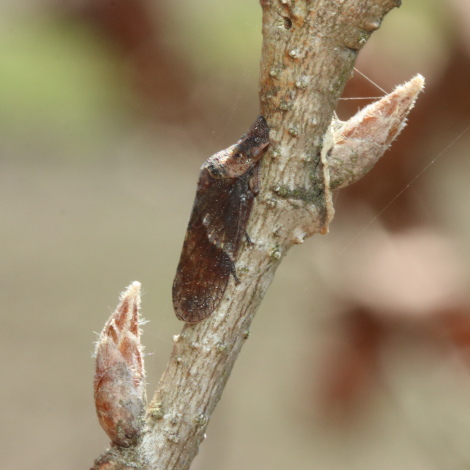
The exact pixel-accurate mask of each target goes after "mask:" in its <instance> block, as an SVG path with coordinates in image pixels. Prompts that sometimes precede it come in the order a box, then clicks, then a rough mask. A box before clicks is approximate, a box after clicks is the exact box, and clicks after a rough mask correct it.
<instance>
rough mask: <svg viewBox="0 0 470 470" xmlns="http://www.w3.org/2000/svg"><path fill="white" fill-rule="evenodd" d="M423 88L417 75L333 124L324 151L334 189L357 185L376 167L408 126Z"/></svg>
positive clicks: (421, 78) (421, 79) (422, 82)
mask: <svg viewBox="0 0 470 470" xmlns="http://www.w3.org/2000/svg"><path fill="white" fill-rule="evenodd" d="M423 88H424V78H423V77H422V76H421V75H416V77H414V78H412V79H411V80H410V81H409V82H406V83H405V84H403V85H400V86H398V87H396V88H395V90H394V91H393V92H392V93H389V94H388V95H386V96H384V97H383V98H382V99H380V100H378V101H376V102H374V103H372V104H370V105H369V106H366V107H365V108H364V109H362V110H361V111H359V112H358V113H357V114H356V115H354V116H353V117H352V118H351V119H349V120H348V121H347V122H339V121H334V122H333V123H332V128H331V130H330V135H329V136H328V137H329V140H331V142H329V143H328V145H327V146H326V147H325V148H324V152H326V153H327V160H328V165H329V169H330V187H331V189H338V188H341V187H344V186H348V185H349V184H351V183H354V182H355V181H357V180H359V179H360V178H362V177H363V176H364V175H365V174H366V173H367V172H368V171H369V170H370V169H371V168H372V167H373V166H374V165H375V163H376V162H377V160H378V159H379V158H380V157H381V156H382V155H383V154H384V152H385V151H386V150H387V149H388V148H389V146H390V144H391V143H392V141H393V139H395V137H396V136H397V135H398V134H399V133H400V132H401V130H402V129H403V128H404V127H405V124H406V116H407V115H408V113H409V111H410V109H411V108H412V107H413V105H414V102H415V101H416V98H417V97H418V94H419V92H420V91H421V90H422V89H423ZM327 140H328V139H327Z"/></svg>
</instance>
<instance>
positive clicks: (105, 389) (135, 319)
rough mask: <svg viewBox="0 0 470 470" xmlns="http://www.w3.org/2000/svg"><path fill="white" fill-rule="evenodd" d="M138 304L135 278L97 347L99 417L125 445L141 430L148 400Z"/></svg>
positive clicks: (112, 434)
mask: <svg viewBox="0 0 470 470" xmlns="http://www.w3.org/2000/svg"><path fill="white" fill-rule="evenodd" d="M139 307H140V283H139V282H133V283H132V284H131V285H130V286H129V287H128V288H127V290H126V291H125V292H124V293H123V294H122V295H121V302H120V303H119V305H118V306H117V308H116V311H115V312H114V313H113V314H112V315H111V317H110V318H109V320H108V321H107V322H106V325H105V327H104V329H103V331H102V332H101V334H100V337H99V340H98V342H97V344H96V351H95V356H96V370H95V377H94V384H93V386H94V396H95V406H96V412H97V414H98V420H99V422H100V424H101V427H102V428H103V429H104V430H105V431H106V434H108V436H109V437H110V438H111V440H112V441H113V442H114V444H117V445H119V446H122V447H128V446H130V445H131V444H132V443H133V442H134V441H135V440H136V439H137V437H138V435H139V434H140V431H141V429H142V423H143V419H142V418H143V414H144V411H145V407H146V402H147V398H146V393H145V370H144V361H143V354H142V345H141V344H140V330H139Z"/></svg>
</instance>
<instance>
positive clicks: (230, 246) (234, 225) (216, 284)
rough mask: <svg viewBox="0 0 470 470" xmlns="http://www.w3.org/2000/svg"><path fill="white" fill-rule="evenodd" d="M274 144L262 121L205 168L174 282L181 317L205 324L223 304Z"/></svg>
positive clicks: (215, 156)
mask: <svg viewBox="0 0 470 470" xmlns="http://www.w3.org/2000/svg"><path fill="white" fill-rule="evenodd" d="M268 143H269V128H268V125H267V123H266V120H265V119H264V117H263V116H259V117H258V118H257V119H256V121H255V122H254V123H253V125H252V126H251V128H250V130H249V131H248V132H247V133H246V134H245V135H244V136H243V137H241V139H240V140H239V141H238V142H237V143H236V144H234V145H232V146H230V147H229V148H227V149H225V150H222V151H220V152H218V153H216V154H214V155H212V156H211V157H209V158H208V159H207V161H206V162H205V163H204V164H203V165H202V167H201V173H200V175H199V181H198V185H197V192H196V198H195V200H194V205H193V209H192V212H191V217H190V219H189V224H188V230H187V232H186V237H185V240H184V244H183V250H182V253H181V259H180V262H179V264H178V268H177V271H176V277H175V280H174V282H173V306H174V308H175V312H176V316H177V317H178V318H179V319H180V320H183V321H186V322H199V321H201V320H204V318H206V317H207V316H209V315H210V314H211V313H212V312H213V311H214V310H215V309H216V308H217V306H218V305H219V303H220V301H221V299H222V296H223V294H224V292H225V289H226V288H227V284H228V281H229V278H230V274H232V275H233V276H234V278H235V280H236V281H237V282H238V278H237V275H236V270H235V261H236V258H237V254H238V250H239V247H240V240H241V238H242V237H243V236H245V234H246V232H245V229H246V225H247V223H248V219H249V217H250V212H251V208H252V205H253V200H254V198H255V196H256V195H257V194H258V191H259V188H258V186H259V182H258V181H259V177H258V174H259V163H260V159H261V157H262V156H263V153H264V150H265V148H266V146H267V145H268Z"/></svg>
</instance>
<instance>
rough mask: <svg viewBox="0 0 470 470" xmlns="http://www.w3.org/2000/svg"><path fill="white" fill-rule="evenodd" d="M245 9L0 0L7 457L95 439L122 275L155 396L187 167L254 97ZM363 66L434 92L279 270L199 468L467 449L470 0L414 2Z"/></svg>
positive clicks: (469, 455)
mask: <svg viewBox="0 0 470 470" xmlns="http://www.w3.org/2000/svg"><path fill="white" fill-rule="evenodd" d="M260 25H261V9H260V7H259V4H258V2H257V1H256V0H237V1H224V2H220V1H216V0H199V1H198V2H193V1H189V0H174V1H172V2H163V1H159V0H154V1H150V0H37V1H25V0H2V2H1V3H0V57H1V60H0V136H1V138H0V230H1V232H0V233H1V238H0V240H1V258H0V259H1V270H0V305H1V313H0V314H1V328H0V357H1V362H0V364H1V377H2V379H1V382H0V383H1V387H0V403H1V405H0V410H1V415H0V416H1V418H0V422H1V429H0V442H1V443H2V445H1V452H0V468H2V469H5V470H7V469H25V470H26V469H40V468H47V469H48V470H54V469H61V470H62V469H64V468H67V469H69V470H75V469H77V470H78V469H83V468H89V467H90V466H91V465H92V462H93V459H94V458H96V457H97V456H98V455H99V454H100V453H101V452H102V451H103V450H104V449H105V448H106V447H107V445H108V439H107V436H106V435H105V434H104V432H103V431H102V430H101V428H100V427H99V425H98V422H97V419H96V417H95V411H94V404H93V399H92V375H93V360H92V351H93V342H94V341H95V340H96V332H99V331H100V330H101V328H102V326H103V324H104V322H105V321H106V319H107V318H108V316H109V314H110V313H111V311H112V310H113V309H114V307H115V306H116V304H117V302H118V296H119V293H120V292H121V291H122V290H123V289H124V288H125V287H126V286H127V285H128V284H130V282H132V281H134V280H138V281H140V282H141V283H142V285H143V292H144V295H143V299H142V307H143V314H144V316H145V318H146V319H147V320H148V323H147V324H146V325H145V327H144V336H143V340H144V343H145V345H146V353H147V356H146V367H147V372H148V394H149V395H150V396H151V395H152V391H153V390H154V389H155V387H156V384H157V382H158V379H159V376H160V374H161V373H162V371H163V369H164V367H165V364H166V360H167V358H168V357H169V353H170V350H171V346H172V336H173V335H174V334H177V333H178V332H179V331H180V329H181V326H182V325H181V323H179V322H178V321H177V320H176V318H175V317H174V314H173V310H172V305H171V284H172V280H173V276H174V273H175V268H176V265H177V262H178V259H179V255H180V249H181V245H182V241H183V237H184V233H185V229H186V223H187V220H188V217H189V212H190V209H191V205H192V202H193V197H194V191H195V185H196V179H197V176H198V168H199V166H200V165H201V164H202V162H203V161H204V160H205V159H206V158H207V157H208V156H209V155H210V154H212V153H214V152H215V151H217V150H220V149H221V148H225V147H226V146H228V145H229V144H231V143H233V142H234V141H235V140H236V139H237V138H238V137H239V136H240V135H241V134H243V133H244V132H245V131H246V129H247V127H248V126H249V124H250V123H251V122H252V120H253V119H254V117H255V116H256V115H257V112H258V104H257V87H258V64H259V53H260V47H261V33H260ZM357 68H358V69H359V71H360V72H362V73H363V74H365V75H366V76H367V77H369V78H370V79H371V80H373V81H374V82H376V83H377V84H378V85H379V86H380V88H382V89H383V90H386V91H391V90H392V89H393V87H394V86H395V85H397V84H399V83H402V82H403V81H405V80H407V79H409V78H411V77H412V76H413V75H414V74H416V73H418V72H419V73H421V74H422V75H424V76H425V78H426V82H427V85H426V91H425V93H424V94H423V95H421V97H420V98H419V100H418V103H417V105H416V107H415V109H414V110H413V111H412V113H411V115H410V119H409V125H408V127H407V128H406V129H405V130H404V131H403V133H402V134H401V136H400V137H399V140H398V141H397V142H396V143H395V144H394V145H393V148H392V149H391V150H390V151H389V152H388V153H387V154H386V156H385V157H384V159H383V161H381V162H380V163H379V164H378V165H377V167H376V168H375V169H374V170H373V171H372V172H371V173H370V174H369V175H368V176H367V177H366V178H364V180H363V181H361V182H360V183H357V184H356V185H354V186H352V187H351V188H348V189H346V190H341V191H339V192H337V193H335V202H336V210H337V212H336V217H335V219H334V221H333V223H332V224H331V227H330V234H329V235H328V236H316V237H314V238H313V239H310V240H308V241H306V243H305V244H304V245H302V246H300V247H295V248H293V249H292V250H291V251H290V253H289V255H288V256H287V258H286V259H285V261H284V263H283V264H282V265H281V267H280V268H279V269H278V272H277V276H276V279H275V281H274V284H273V286H272V287H271V288H270V290H269V292H268V295H267V297H266V299H265V301H264V303H263V305H262V307H261V309H260V311H259V313H258V315H257V318H256V319H255V322H254V324H253V326H252V334H251V336H250V339H249V341H248V342H247V343H246V345H245V347H244V349H243V351H242V353H241V356H240V358H239V361H238V362H237V364H236V366H235V369H234V371H233V374H232V376H231V378H230V380H229V383H228V386H227V389H226V391H225V394H224V396H223V398H222V400H221V402H220V404H219V406H218V408H217V409H216V412H215V414H214V417H213V419H212V421H211V423H210V425H209V428H208V431H207V436H208V437H207V439H206V441H205V442H204V444H203V445H202V447H201V449H200V453H199V455H198V456H197V458H196V460H195V461H194V464H193V467H192V468H194V469H196V470H197V469H203V468H204V469H207V470H209V469H224V470H235V469H237V470H238V469H240V468H243V469H259V468H269V469H271V470H277V469H279V470H280V469H285V468H299V469H310V468H322V469H328V470H342V469H348V470H354V469H361V470H369V469H370V470H388V469H397V468H400V469H405V470H428V469H443V470H444V469H446V470H447V469H468V468H470V445H469V441H470V437H469V436H470V374H469V372H470V355H469V349H468V348H469V346H470V297H469V295H468V286H469V279H470V277H469V276H470V270H469V268H468V266H469V260H470V242H469V240H470V217H469V209H468V207H469V204H470V184H469V181H470V179H469V178H470V159H469V158H468V157H469V148H470V132H469V125H470V87H469V85H470V4H469V3H468V1H467V0H405V1H404V2H403V5H402V7H401V8H400V9H396V10H394V11H392V12H391V13H390V14H389V15H388V16H387V17H386V19H385V21H384V24H383V26H382V28H381V29H380V30H379V31H377V32H375V33H374V34H373V36H372V38H371V40H370V41H369V43H368V44H367V45H366V47H365V48H364V50H363V51H362V52H361V54H360V57H359V61H358V63H357ZM381 95H383V92H382V91H380V89H378V88H377V87H376V86H374V85H372V84H371V83H370V81H368V80H367V79H365V78H364V77H363V76H362V75H361V74H359V73H356V74H355V76H354V78H353V79H352V80H351V82H350V83H349V84H348V86H347V89H346V91H345V97H349V98H363V97H374V96H381ZM368 102H369V101H368V100H366V99H361V100H357V99H356V100H344V101H342V102H341V104H340V107H339V109H338V114H339V116H340V118H342V119H346V118H347V117H349V116H351V115H352V114H353V113H354V112H355V111H356V110H357V109H358V108H359V107H362V106H363V105H365V104H367V103H368Z"/></svg>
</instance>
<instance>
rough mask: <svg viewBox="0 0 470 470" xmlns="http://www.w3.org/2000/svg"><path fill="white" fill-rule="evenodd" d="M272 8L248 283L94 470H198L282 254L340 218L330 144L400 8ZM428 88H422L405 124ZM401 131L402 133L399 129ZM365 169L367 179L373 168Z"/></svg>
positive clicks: (358, 0) (354, 3)
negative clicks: (369, 44)
mask: <svg viewBox="0 0 470 470" xmlns="http://www.w3.org/2000/svg"><path fill="white" fill-rule="evenodd" d="M261 6H262V9H263V50H262V58H261V78H260V102H261V114H262V115H263V116H264V117H265V118H266V120H267V122H268V124H269V126H270V146H269V148H268V152H267V153H266V155H265V156H264V158H263V163H262V170H261V190H260V193H259V194H258V196H257V197H256V200H255V204H254V207H253V210H252V213H251V217H250V221H249V224H248V229H247V230H248V233H249V235H250V238H251V239H252V240H253V242H254V243H253V244H249V243H244V244H243V246H242V247H241V249H240V253H239V256H238V259H237V260H236V269H237V275H238V277H239V280H240V283H238V284H237V283H235V282H234V280H233V279H231V280H230V282H229V285H228V287H227V289H226V291H225V295H224V298H223V300H222V302H221V303H220V306H219V308H218V310H217V311H216V312H214V313H213V314H212V315H211V316H210V317H209V318H208V319H207V320H205V321H202V322H200V323H197V324H186V325H185V326H184V327H183V330H182V332H181V334H180V335H179V336H178V337H175V340H174V347H173V351H172V354H171V357H170V360H169V362H168V366H167V368H166V370H165V372H164V374H163V376H162V378H161V380H160V384H159V386H158V388H157V391H156V393H155V395H154V397H153V399H152V401H151V403H150V405H149V407H148V410H147V414H146V422H145V426H144V428H143V430H142V434H141V437H140V439H139V441H138V443H137V444H136V445H135V446H131V447H129V448H123V447H118V446H114V447H112V448H111V449H109V450H108V451H107V452H106V453H105V454H104V455H103V456H102V457H101V458H100V459H98V460H97V461H96V462H95V466H94V467H93V468H95V469H105V468H106V469H124V468H143V469H178V470H183V469H187V468H189V466H190V464H191V462H192V460H193V459H194V457H195V456H196V454H197V452H198V449H199V445H200V444H201V442H202V441H203V439H204V437H205V430H206V427H207V424H208V421H209V419H210V417H211V414H212V412H213V410H214V408H215V406H216V404H217V402H218V401H219V399H220V396H221V394H222V392H223V390H224V387H225V384H226V382H227V379H228V377H229V375H230V372H231V370H232V367H233V365H234V363H235V360H236V359H237V356H238V354H239V352H240V349H241V347H242V346H243V343H244V342H245V340H246V339H247V338H248V336H249V332H250V325H251V322H252V320H253V317H254V314H255V312H256V310H257V309H258V307H259V305H260V303H261V301H262V299H263V297H264V295H265V293H266V290H267V288H268V286H269V285H270V283H271V281H272V279H273V276H274V273H275V271H276V269H277V267H278V265H279V264H280V262H281V260H282V258H283V256H284V255H285V254H286V253H287V251H288V249H289V248H290V247H291V246H292V245H293V244H298V243H302V242H303V240H304V239H305V238H306V237H308V236H311V235H313V234H314V233H318V232H321V233H326V232H327V230H328V223H329V222H330V220H331V218H332V216H333V207H332V203H331V190H330V183H329V171H328V161H330V163H332V162H333V164H334V165H336V167H335V168H333V170H334V171H333V172H332V174H334V175H335V182H336V183H335V185H336V186H338V185H341V184H343V183H344V181H345V180H346V179H347V178H346V177H345V176H344V175H345V173H344V171H345V170H344V166H341V168H340V164H341V165H342V164H343V163H344V162H341V161H340V160H341V157H340V156H339V157H338V155H340V154H339V153H337V152H336V153H335V152H334V151H333V150H332V147H331V145H333V144H334V143H335V142H336V143H338V142H339V141H340V136H341V135H342V134H341V133H336V135H335V137H334V138H333V139H332V142H333V144H331V143H330V144H328V145H329V146H327V145H326V140H325V139H324V136H325V135H328V132H327V130H328V128H329V126H330V123H331V122H332V115H333V112H334V109H335V107H336V103H337V100H338V99H339V97H340V95H341V93H342V91H343V88H344V86H345V84H346V81H347V80H348V78H349V77H350V76H351V74H352V70H353V66H354V63H355V60H356V57H357V54H358V51H359V50H360V49H361V47H362V46H363V45H364V44H365V43H366V41H367V39H368V38H369V36H370V34H371V33H372V32H373V31H374V30H376V29H377V28H378V27H379V26H380V23H381V21H382V18H383V17H384V15H385V14H386V13H387V12H388V11H389V10H391V9H392V8H393V7H396V6H399V1H398V0H345V1H343V2H339V1H332V0H317V1H311V0H297V1H295V0H261ZM421 85H422V83H421ZM415 88H416V87H415ZM418 88H419V87H418ZM419 89H420V88H419ZM418 91H419V90H417V91H416V89H413V93H414V94H413V97H412V98H410V99H409V100H408V101H409V103H408V104H407V106H408V107H407V110H406V112H405V113H404V114H403V113H402V114H401V115H400V119H401V120H402V121H403V120H404V116H405V115H406V113H407V111H408V110H409V108H410V107H411V105H412V102H413V101H414V98H415V97H416V94H417V92H418ZM408 93H409V94H411V93H412V92H408ZM389 114H392V113H391V112H390V113H389ZM363 121H364V120H363ZM363 121H361V123H362V122H363ZM358 125H362V124H358ZM394 126H395V127H394V129H395V128H396V129H395V130H396V131H397V132H395V133H394V134H393V137H394V136H395V135H396V134H397V133H398V130H399V129H398V124H395V125H394ZM337 127H338V126H337ZM391 127H393V125H391ZM397 129H398V130H397ZM331 132H332V131H331ZM331 132H330V133H331ZM393 137H392V138H393ZM369 140H370V139H369ZM388 145H389V142H388V143H387V144H386V145H385V146H383V147H384V148H382V149H381V152H382V153H383V151H384V149H385V148H386V147H387V146H388ZM333 148H334V147H333ZM379 156H380V155H379ZM348 158H349V157H348ZM377 158H378V157H377ZM338 162H339V163H338ZM351 162H352V159H351V158H349V160H348V161H347V162H346V167H348V165H349V166H351V165H352V163H351ZM369 163H370V162H369ZM348 168H349V167H348ZM361 171H362V170H360V171H358V173H357V174H359V175H362V174H363V173H364V172H365V171H366V170H364V171H362V172H361ZM351 181H352V179H351ZM351 181H348V182H351Z"/></svg>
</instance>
